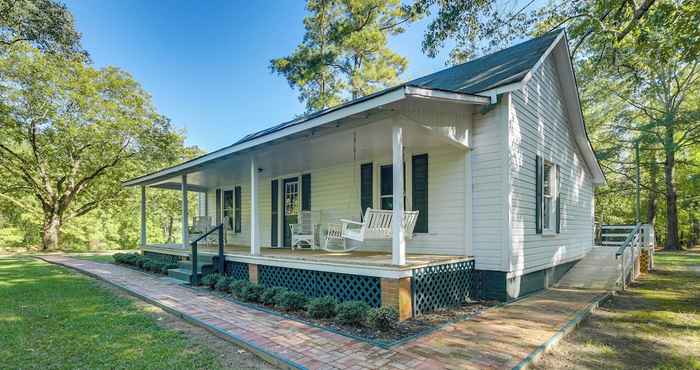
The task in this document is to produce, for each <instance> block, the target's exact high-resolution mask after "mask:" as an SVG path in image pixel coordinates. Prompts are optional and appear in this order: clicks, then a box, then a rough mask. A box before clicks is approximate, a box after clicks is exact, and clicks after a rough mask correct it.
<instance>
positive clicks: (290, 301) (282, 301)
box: [277, 291, 306, 311]
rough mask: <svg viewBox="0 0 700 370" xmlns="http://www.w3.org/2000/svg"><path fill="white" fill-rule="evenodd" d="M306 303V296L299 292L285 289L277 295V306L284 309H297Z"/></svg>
mask: <svg viewBox="0 0 700 370" xmlns="http://www.w3.org/2000/svg"><path fill="white" fill-rule="evenodd" d="M304 305H306V297H305V296H304V295H303V294H302V293H299V292H292V291H286V292H284V293H281V294H280V296H279V303H278V304H277V306H278V307H279V308H281V309H283V310H285V311H299V310H301V309H303V308H304Z"/></svg>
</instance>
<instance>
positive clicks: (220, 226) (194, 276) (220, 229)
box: [190, 223, 226, 285]
mask: <svg viewBox="0 0 700 370" xmlns="http://www.w3.org/2000/svg"><path fill="white" fill-rule="evenodd" d="M214 231H218V232H219V235H218V236H219V260H218V264H219V266H218V267H219V268H218V270H219V273H220V274H223V273H224V270H225V267H226V265H225V261H224V224H223V223H221V224H218V225H217V226H214V227H213V228H212V229H211V230H209V231H207V232H206V233H204V234H202V235H200V236H199V237H198V238H197V239H195V240H193V241H192V242H190V246H191V247H192V261H191V262H192V284H193V285H199V271H197V270H198V269H199V268H198V267H197V243H198V242H199V241H201V240H202V239H204V238H206V237H208V236H209V235H211V233H213V232H214Z"/></svg>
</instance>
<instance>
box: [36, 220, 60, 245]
mask: <svg viewBox="0 0 700 370" xmlns="http://www.w3.org/2000/svg"><path fill="white" fill-rule="evenodd" d="M61 224H62V221H61V216H60V215H57V214H51V215H49V216H48V217H47V218H46V221H45V222H44V226H43V227H42V235H41V237H42V249H43V250H50V249H57V248H58V242H59V234H60V232H61Z"/></svg>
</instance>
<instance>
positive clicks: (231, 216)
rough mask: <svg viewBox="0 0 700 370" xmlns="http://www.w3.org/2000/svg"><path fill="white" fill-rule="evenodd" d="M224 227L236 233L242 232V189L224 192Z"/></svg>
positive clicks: (237, 187)
mask: <svg viewBox="0 0 700 370" xmlns="http://www.w3.org/2000/svg"><path fill="white" fill-rule="evenodd" d="M222 210H223V216H224V222H226V223H227V224H226V225H224V226H225V227H226V228H227V229H228V230H233V232H234V233H240V232H241V187H240V186H236V187H235V188H234V189H233V190H224V197H223V205H222Z"/></svg>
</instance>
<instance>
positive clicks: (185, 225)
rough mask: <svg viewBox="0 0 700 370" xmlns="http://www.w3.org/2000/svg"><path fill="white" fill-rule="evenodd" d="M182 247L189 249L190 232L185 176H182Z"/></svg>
mask: <svg viewBox="0 0 700 370" xmlns="http://www.w3.org/2000/svg"><path fill="white" fill-rule="evenodd" d="M181 182H182V246H183V247H184V248H189V245H190V230H189V221H188V220H187V219H188V218H189V216H190V215H189V213H190V210H189V208H190V205H189V201H188V198H187V175H182V181H181Z"/></svg>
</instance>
